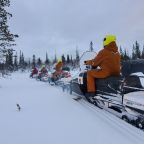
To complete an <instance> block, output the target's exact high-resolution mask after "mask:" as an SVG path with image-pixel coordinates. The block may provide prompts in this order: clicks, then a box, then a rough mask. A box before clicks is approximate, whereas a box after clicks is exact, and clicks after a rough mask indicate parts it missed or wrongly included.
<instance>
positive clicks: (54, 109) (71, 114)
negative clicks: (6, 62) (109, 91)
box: [0, 73, 144, 144]
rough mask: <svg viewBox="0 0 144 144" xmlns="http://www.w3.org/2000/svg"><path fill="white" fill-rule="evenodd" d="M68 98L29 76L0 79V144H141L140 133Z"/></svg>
mask: <svg viewBox="0 0 144 144" xmlns="http://www.w3.org/2000/svg"><path fill="white" fill-rule="evenodd" d="M71 97H72V96H71V95H69V94H67V93H63V92H62V90H61V89H60V88H58V87H52V86H50V85H48V83H43V82H40V81H36V80H35V79H30V78H29V74H28V73H15V74H12V76H10V77H8V78H5V79H2V78H0V144H143V143H144V132H143V131H141V130H139V129H137V128H135V127H133V126H131V125H130V124H128V123H126V122H124V121H122V120H120V119H119V118H117V117H115V116H113V115H111V114H110V113H108V112H104V111H103V110H100V109H98V108H96V107H95V108H93V107H91V106H89V107H88V106H85V105H84V103H83V104H81V103H79V102H76V101H74V100H73V99H72V98H71ZM17 103H18V104H19V105H20V106H21V107H22V110H21V111H18V109H17V106H16V104H17Z"/></svg>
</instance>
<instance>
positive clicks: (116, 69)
mask: <svg viewBox="0 0 144 144" xmlns="http://www.w3.org/2000/svg"><path fill="white" fill-rule="evenodd" d="M103 46H104V48H103V49H102V50H101V51H99V53H98V54H97V56H96V57H95V58H94V59H92V60H88V61H85V64H86V65H91V66H92V67H98V66H99V67H100V69H98V70H97V69H92V70H89V71H87V91H88V94H89V96H94V94H95V91H96V88H95V78H106V77H109V76H112V75H113V76H119V75H120V54H119V52H118V47H117V45H116V37H115V36H114V35H107V36H106V37H105V38H104V41H103Z"/></svg>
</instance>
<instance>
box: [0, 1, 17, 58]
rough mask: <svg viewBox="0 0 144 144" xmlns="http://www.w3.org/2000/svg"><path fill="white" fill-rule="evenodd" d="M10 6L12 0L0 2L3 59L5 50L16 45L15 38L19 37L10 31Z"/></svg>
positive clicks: (0, 37) (1, 55)
mask: <svg viewBox="0 0 144 144" xmlns="http://www.w3.org/2000/svg"><path fill="white" fill-rule="evenodd" d="M9 6H10V0H0V58H2V57H3V52H4V51H5V49H7V48H8V47H11V46H13V45H15V44H14V41H15V38H16V37H18V35H14V34H12V33H11V32H10V30H9V26H8V19H9V18H11V17H12V14H10V13H9V12H7V7H9Z"/></svg>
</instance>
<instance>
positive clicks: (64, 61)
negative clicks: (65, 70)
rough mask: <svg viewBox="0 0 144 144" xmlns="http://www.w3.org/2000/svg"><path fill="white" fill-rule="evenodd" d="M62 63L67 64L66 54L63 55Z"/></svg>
mask: <svg viewBox="0 0 144 144" xmlns="http://www.w3.org/2000/svg"><path fill="white" fill-rule="evenodd" d="M61 58H62V62H63V63H64V64H65V63H66V58H65V56H64V54H63V55H62V57H61Z"/></svg>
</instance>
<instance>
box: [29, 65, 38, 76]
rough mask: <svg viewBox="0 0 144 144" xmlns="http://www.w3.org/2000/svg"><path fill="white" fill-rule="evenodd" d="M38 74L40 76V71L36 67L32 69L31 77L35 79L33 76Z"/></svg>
mask: <svg viewBox="0 0 144 144" xmlns="http://www.w3.org/2000/svg"><path fill="white" fill-rule="evenodd" d="M36 74H38V69H37V68H36V67H35V66H33V67H32V72H31V75H30V77H32V78H33V76H34V75H36Z"/></svg>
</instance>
